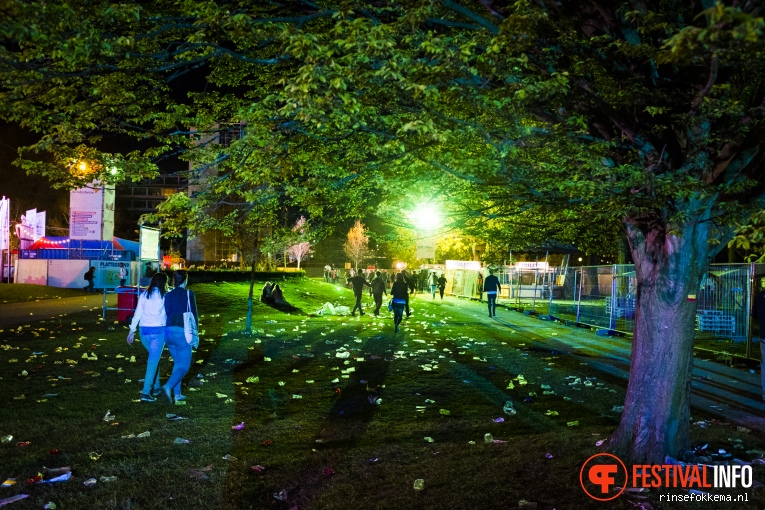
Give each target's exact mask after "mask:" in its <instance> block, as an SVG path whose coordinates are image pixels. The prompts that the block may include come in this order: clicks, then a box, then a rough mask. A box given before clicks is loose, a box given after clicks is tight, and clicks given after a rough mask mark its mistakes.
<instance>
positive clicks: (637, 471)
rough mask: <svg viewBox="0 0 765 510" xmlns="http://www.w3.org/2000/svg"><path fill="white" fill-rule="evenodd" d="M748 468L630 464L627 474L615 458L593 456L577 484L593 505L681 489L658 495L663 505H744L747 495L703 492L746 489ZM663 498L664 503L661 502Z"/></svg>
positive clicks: (598, 454) (750, 470)
mask: <svg viewBox="0 0 765 510" xmlns="http://www.w3.org/2000/svg"><path fill="white" fill-rule="evenodd" d="M752 475H753V472H752V466H738V465H736V466H717V465H715V466H708V465H704V464H634V465H632V466H631V470H628V469H627V466H626V465H625V464H624V462H622V460H621V459H620V458H619V457H617V456H616V455H613V454H610V453H597V454H595V455H593V456H592V457H590V458H589V459H587V460H586V461H585V462H584V464H582V469H581V470H580V471H579V483H580V484H581V485H582V490H584V492H585V493H586V494H587V495H588V496H589V497H591V498H592V499H594V500H596V501H611V500H613V499H616V498H618V497H619V496H620V495H621V494H622V493H623V492H624V491H625V490H626V489H627V488H633V489H662V488H663V489H685V490H688V491H689V493H688V494H681V495H662V496H660V499H662V500H664V501H680V500H683V501H746V499H742V498H743V497H746V496H748V495H747V494H740V495H735V496H734V495H731V494H707V493H705V492H704V491H705V490H707V489H737V488H744V489H748V488H750V487H751V486H752V481H753V479H752ZM665 498H667V499H665Z"/></svg>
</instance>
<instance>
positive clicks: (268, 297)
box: [260, 282, 274, 305]
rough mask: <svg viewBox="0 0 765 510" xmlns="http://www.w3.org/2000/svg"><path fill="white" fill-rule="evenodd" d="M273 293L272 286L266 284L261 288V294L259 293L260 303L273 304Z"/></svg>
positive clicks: (268, 283)
mask: <svg viewBox="0 0 765 510" xmlns="http://www.w3.org/2000/svg"><path fill="white" fill-rule="evenodd" d="M273 291H274V286H273V284H272V283H271V282H266V284H265V285H264V286H263V292H261V293H260V302H261V303H264V304H267V305H272V304H274V298H273Z"/></svg>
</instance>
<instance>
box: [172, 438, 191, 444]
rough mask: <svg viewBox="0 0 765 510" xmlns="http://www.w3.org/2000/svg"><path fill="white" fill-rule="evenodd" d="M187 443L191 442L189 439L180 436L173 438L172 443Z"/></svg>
mask: <svg viewBox="0 0 765 510" xmlns="http://www.w3.org/2000/svg"><path fill="white" fill-rule="evenodd" d="M189 443H191V441H189V440H188V439H183V438H182V437H176V438H175V439H174V440H173V444H189Z"/></svg>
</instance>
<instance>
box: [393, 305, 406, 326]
mask: <svg viewBox="0 0 765 510" xmlns="http://www.w3.org/2000/svg"><path fill="white" fill-rule="evenodd" d="M397 301H398V302H397ZM401 301H403V300H402V299H398V300H393V302H392V303H391V307H393V325H394V326H395V329H396V331H398V325H399V324H401V321H402V320H403V319H404V307H405V306H406V302H403V303H402V302H401Z"/></svg>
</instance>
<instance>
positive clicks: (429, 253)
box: [415, 236, 436, 259]
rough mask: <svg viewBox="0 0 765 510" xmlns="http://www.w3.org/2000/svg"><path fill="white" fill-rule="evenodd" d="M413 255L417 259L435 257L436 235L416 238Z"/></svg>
mask: <svg viewBox="0 0 765 510" xmlns="http://www.w3.org/2000/svg"><path fill="white" fill-rule="evenodd" d="M416 243H417V244H416V246H417V249H416V250H415V257H417V258H418V259H434V258H436V236H432V237H423V238H421V239H417V242H416Z"/></svg>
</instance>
